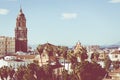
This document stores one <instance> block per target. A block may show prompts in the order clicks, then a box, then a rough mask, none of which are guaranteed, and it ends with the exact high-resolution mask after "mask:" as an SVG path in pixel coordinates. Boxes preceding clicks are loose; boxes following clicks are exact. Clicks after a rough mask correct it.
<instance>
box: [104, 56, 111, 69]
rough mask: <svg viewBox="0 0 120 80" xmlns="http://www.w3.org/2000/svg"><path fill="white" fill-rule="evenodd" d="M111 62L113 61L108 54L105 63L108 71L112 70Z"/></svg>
mask: <svg viewBox="0 0 120 80" xmlns="http://www.w3.org/2000/svg"><path fill="white" fill-rule="evenodd" d="M111 63H112V61H111V60H110V58H109V56H106V57H105V59H104V64H105V69H106V71H109V70H110V66H111Z"/></svg>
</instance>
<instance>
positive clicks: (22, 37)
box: [15, 8, 28, 52]
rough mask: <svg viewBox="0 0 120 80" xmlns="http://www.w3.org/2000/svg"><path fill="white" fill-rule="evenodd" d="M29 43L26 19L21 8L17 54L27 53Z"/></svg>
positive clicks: (17, 27) (17, 30)
mask: <svg viewBox="0 0 120 80" xmlns="http://www.w3.org/2000/svg"><path fill="white" fill-rule="evenodd" d="M27 41H28V40H27V27H26V18H25V15H24V13H23V11H22V8H20V12H19V14H18V16H17V18H16V27H15V52H17V51H22V52H27Z"/></svg>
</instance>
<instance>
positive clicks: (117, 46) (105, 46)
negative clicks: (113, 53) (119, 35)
mask: <svg viewBox="0 0 120 80" xmlns="http://www.w3.org/2000/svg"><path fill="white" fill-rule="evenodd" d="M119 47H120V41H119V42H117V43H114V44H111V45H104V46H101V48H102V49H104V48H119Z"/></svg>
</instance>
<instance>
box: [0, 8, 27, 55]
mask: <svg viewBox="0 0 120 80" xmlns="http://www.w3.org/2000/svg"><path fill="white" fill-rule="evenodd" d="M27 42H28V39H27V27H26V18H25V15H24V13H23V11H22V8H20V11H19V14H18V16H17V18H16V27H15V37H8V36H0V54H2V55H4V54H12V53H15V52H17V51H22V52H27V48H28V46H27Z"/></svg>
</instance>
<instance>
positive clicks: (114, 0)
mask: <svg viewBox="0 0 120 80" xmlns="http://www.w3.org/2000/svg"><path fill="white" fill-rule="evenodd" d="M109 2H110V3H120V0H110V1H109Z"/></svg>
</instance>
